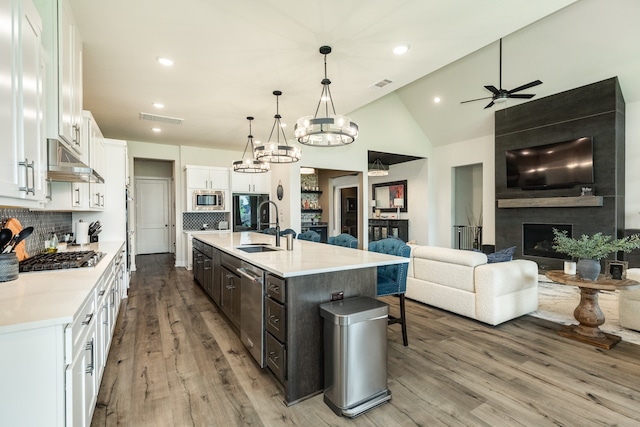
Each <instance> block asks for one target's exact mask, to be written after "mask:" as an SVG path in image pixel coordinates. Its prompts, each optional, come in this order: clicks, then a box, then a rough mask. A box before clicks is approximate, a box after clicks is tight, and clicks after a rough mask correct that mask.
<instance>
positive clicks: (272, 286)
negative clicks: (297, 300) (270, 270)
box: [267, 274, 285, 303]
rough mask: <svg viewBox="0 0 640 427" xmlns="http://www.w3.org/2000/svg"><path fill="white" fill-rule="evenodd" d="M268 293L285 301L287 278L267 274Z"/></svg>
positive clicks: (276, 298) (278, 299) (277, 299)
mask: <svg viewBox="0 0 640 427" xmlns="http://www.w3.org/2000/svg"><path fill="white" fill-rule="evenodd" d="M267 295H269V296H270V297H271V298H273V299H275V300H276V301H280V302H282V303H284V302H285V280H284V279H281V278H280V277H276V276H272V275H271V274H267Z"/></svg>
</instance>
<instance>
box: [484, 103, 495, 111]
mask: <svg viewBox="0 0 640 427" xmlns="http://www.w3.org/2000/svg"><path fill="white" fill-rule="evenodd" d="M493 104H494V102H493V101H491V102H490V103H489V104H487V106H486V107H484V109H485V110H486V109H487V108H489V107H493Z"/></svg>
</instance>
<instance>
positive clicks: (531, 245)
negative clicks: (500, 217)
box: [522, 223, 573, 259]
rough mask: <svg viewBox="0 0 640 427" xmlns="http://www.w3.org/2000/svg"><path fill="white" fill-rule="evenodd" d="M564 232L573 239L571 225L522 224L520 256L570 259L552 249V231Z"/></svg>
mask: <svg viewBox="0 0 640 427" xmlns="http://www.w3.org/2000/svg"><path fill="white" fill-rule="evenodd" d="M554 228H555V229H556V230H559V231H566V232H567V236H569V237H573V234H572V231H573V226H572V225H571V224H529V223H523V224H522V254H523V255H528V256H535V257H543V258H557V259H571V257H570V256H568V255H566V254H561V253H559V252H556V251H555V249H553V247H552V246H553V238H554V235H553V229H554Z"/></svg>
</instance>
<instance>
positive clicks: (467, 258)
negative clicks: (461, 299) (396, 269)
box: [409, 246, 487, 292]
mask: <svg viewBox="0 0 640 427" xmlns="http://www.w3.org/2000/svg"><path fill="white" fill-rule="evenodd" d="M486 263H487V256H486V255H485V254H483V253H480V252H472V251H463V250H459V249H451V248H440V247H435V246H414V247H413V250H412V255H411V265H410V266H409V268H410V269H411V271H410V273H409V276H410V277H415V278H416V279H420V280H425V281H427V282H432V283H438V284H440V285H443V286H448V287H451V288H455V289H460V290H463V291H467V292H475V287H474V282H473V270H474V268H475V267H476V266H478V265H484V264H486Z"/></svg>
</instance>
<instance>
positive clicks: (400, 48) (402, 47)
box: [393, 44, 409, 55]
mask: <svg viewBox="0 0 640 427" xmlns="http://www.w3.org/2000/svg"><path fill="white" fill-rule="evenodd" d="M408 51H409V45H408V44H401V45H398V46H396V47H394V48H393V53H395V54H396V55H402V54H404V53H407V52H408Z"/></svg>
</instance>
